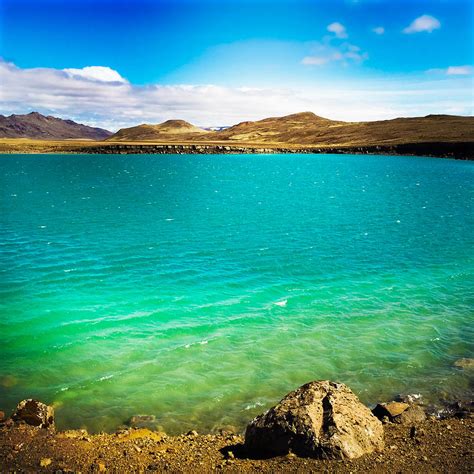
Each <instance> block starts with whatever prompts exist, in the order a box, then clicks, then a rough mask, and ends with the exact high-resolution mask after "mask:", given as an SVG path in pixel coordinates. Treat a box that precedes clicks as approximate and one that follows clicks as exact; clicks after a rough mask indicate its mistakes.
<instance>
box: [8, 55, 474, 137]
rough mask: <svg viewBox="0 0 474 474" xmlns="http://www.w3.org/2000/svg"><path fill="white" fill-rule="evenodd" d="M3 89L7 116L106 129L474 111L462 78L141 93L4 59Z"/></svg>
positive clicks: (145, 89) (152, 88) (155, 88)
mask: <svg viewBox="0 0 474 474" xmlns="http://www.w3.org/2000/svg"><path fill="white" fill-rule="evenodd" d="M344 53H345V54H351V55H358V54H361V53H360V51H359V50H358V48H357V47H356V46H352V48H351V47H350V46H346V49H345V50H344ZM340 54H341V56H342V55H343V53H340ZM338 57H339V56H338ZM117 74H118V73H117ZM0 83H1V84H2V87H0V113H2V114H5V115H8V114H11V113H19V114H20V113H28V112H31V111H32V110H37V111H39V112H41V113H44V114H50V115H54V116H58V117H62V118H71V119H73V120H75V121H78V122H81V123H86V124H88V125H92V126H99V127H104V128H107V129H109V130H117V129H119V128H122V127H128V126H132V125H137V124H139V123H159V122H162V121H164V120H167V119H172V118H180V119H184V120H188V121H190V122H192V123H195V124H196V125H201V126H212V125H232V124H235V123H237V122H240V121H242V120H257V119H261V118H265V117H269V116H278V115H285V114H289V113H294V112H300V111H303V110H312V111H314V112H315V113H317V114H319V115H322V116H326V117H328V118H332V119H339V120H376V119H383V118H392V117H395V116H413V115H422V114H429V113H448V112H452V111H456V113H464V114H469V113H471V112H472V111H471V110H470V109H469V97H470V94H471V85H470V80H469V79H468V78H465V77H463V76H450V77H449V78H446V77H443V79H442V80H440V81H439V82H437V81H433V84H431V85H430V84H427V83H426V81H424V82H420V83H419V84H410V83H409V82H407V81H402V82H399V81H397V82H389V81H383V82H374V83H366V84H365V85H361V84H359V85H358V86H355V85H354V84H353V83H352V82H351V81H347V82H346V83H344V84H339V85H337V86H335V85H334V84H332V83H330V82H328V83H318V84H313V85H306V86H300V87H297V88H296V87H295V88H253V87H234V88H231V87H222V86H217V85H167V86H164V85H158V84H156V85H146V86H143V85H134V84H131V83H128V82H120V81H101V80H95V79H94V80H91V79H90V78H84V77H80V76H78V75H71V74H70V73H68V72H65V71H63V70H60V69H52V68H34V69H23V68H19V67H17V66H16V65H14V64H12V63H7V62H4V61H1V60H0ZM466 104H467V105H466ZM452 113H454V112H452Z"/></svg>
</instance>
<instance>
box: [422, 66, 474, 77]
mask: <svg viewBox="0 0 474 474" xmlns="http://www.w3.org/2000/svg"><path fill="white" fill-rule="evenodd" d="M426 73H428V74H438V75H439V74H443V75H446V76H470V75H472V74H474V67H472V66H468V65H466V66H449V67H447V68H444V69H443V68H434V69H428V70H427V71H426Z"/></svg>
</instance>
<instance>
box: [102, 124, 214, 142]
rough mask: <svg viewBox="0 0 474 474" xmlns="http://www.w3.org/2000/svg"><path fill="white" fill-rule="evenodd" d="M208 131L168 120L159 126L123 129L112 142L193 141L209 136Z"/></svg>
mask: <svg viewBox="0 0 474 474" xmlns="http://www.w3.org/2000/svg"><path fill="white" fill-rule="evenodd" d="M207 133H208V131H207V130H204V129H203V128H199V127H196V126H194V125H192V124H190V123H189V122H186V121H185V120H167V121H166V122H163V123H160V124H158V125H147V124H142V125H137V126H135V127H130V128H122V129H120V130H119V131H118V132H117V133H115V134H114V135H112V136H111V137H110V138H109V140H110V141H163V140H164V141H169V140H172V141H176V140H178V141H179V140H186V139H193V138H195V137H196V135H201V134H204V135H205V134H207Z"/></svg>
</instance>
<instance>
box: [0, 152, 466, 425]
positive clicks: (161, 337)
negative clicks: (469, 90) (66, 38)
mask: <svg viewBox="0 0 474 474" xmlns="http://www.w3.org/2000/svg"><path fill="white" fill-rule="evenodd" d="M473 203H474V162H462V161H454V160H444V159H432V158H419V157H396V156H362V155H359V156H356V155H179V156H178V155H0V206H1V207H0V212H1V215H0V228H1V231H0V232H1V234H0V235H1V238H0V251H1V254H0V272H1V273H0V347H1V354H2V357H1V360H0V400H1V403H2V404H3V405H2V406H0V409H3V410H7V411H8V410H12V409H13V408H14V406H15V405H16V403H17V402H18V401H20V400H21V399H23V398H31V397H36V398H38V399H40V400H42V401H44V402H46V403H49V404H53V405H54V406H55V409H56V414H57V423H58V425H59V428H75V427H86V428H88V429H89V430H90V431H91V432H94V431H100V430H105V431H111V430H114V429H115V428H116V427H117V426H119V425H120V424H122V423H123V422H124V421H125V420H127V418H129V417H130V416H132V415H137V414H150V415H156V417H157V420H158V422H159V424H160V426H162V427H163V429H165V430H166V431H167V432H169V433H179V432H185V431H187V430H188V429H197V430H198V431H210V430H213V429H216V428H218V427H222V426H228V425H232V426H236V427H237V428H239V429H242V428H243V427H244V426H245V424H246V423H247V422H248V421H249V420H250V419H251V418H252V417H253V416H255V415H256V414H258V413H261V412H262V411H264V410H265V409H266V408H268V407H270V406H272V405H273V404H275V403H276V402H277V401H278V400H280V399H281V398H282V397H283V396H284V395H285V394H286V393H287V392H289V391H290V390H292V389H294V388H296V387H297V386H299V385H301V384H302V383H305V382H308V381H310V380H315V379H326V378H327V379H331V380H335V381H340V382H344V383H346V384H348V385H349V386H350V387H351V388H352V389H353V390H354V391H355V392H356V393H357V394H358V395H359V397H360V398H361V399H362V401H364V402H365V403H367V404H373V403H376V402H378V401H383V400H387V399H392V398H393V397H394V396H395V395H396V394H399V393H402V394H407V393H420V394H422V395H423V396H424V397H425V399H426V400H427V401H433V402H436V401H438V400H440V399H451V398H456V397H460V396H464V395H465V394H466V393H467V392H468V391H469V390H470V387H472V378H470V377H469V373H468V372H466V371H463V370H462V369H458V368H455V367H453V363H454V361H456V360H457V359H459V358H461V357H473V355H474V348H473V341H474V329H473V315H474V290H473V289H474V212H473ZM471 375H472V373H471Z"/></svg>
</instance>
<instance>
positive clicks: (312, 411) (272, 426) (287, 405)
mask: <svg viewBox="0 0 474 474" xmlns="http://www.w3.org/2000/svg"><path fill="white" fill-rule="evenodd" d="M245 447H246V450H247V452H248V453H249V454H251V455H254V456H260V457H264V456H278V455H285V454H287V453H288V452H289V451H292V452H294V453H296V454H298V455H301V456H311V457H317V458H324V459H344V458H348V459H354V458H358V457H360V456H362V455H364V454H368V453H371V452H373V451H379V450H382V449H383V447H384V441H383V428H382V423H381V422H380V421H379V420H378V419H377V418H376V417H375V416H374V415H373V414H372V413H371V411H370V410H369V409H368V408H367V407H366V406H365V405H363V404H362V403H361V402H360V401H359V399H358V398H357V397H356V396H355V395H354V394H353V393H352V391H351V390H350V389H349V388H348V387H347V386H346V385H344V384H341V383H334V382H330V381H328V380H322V381H316V382H310V383H307V384H305V385H303V386H302V387H300V388H298V389H297V390H295V391H293V392H291V393H289V394H288V395H287V396H286V397H285V398H284V399H283V400H281V402H280V403H279V404H278V405H276V406H274V407H273V408H271V409H270V410H268V411H267V412H266V413H264V414H262V415H260V416H257V417H256V418H255V419H254V420H252V421H251V422H250V424H249V425H248V426H247V429H246V432H245Z"/></svg>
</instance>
